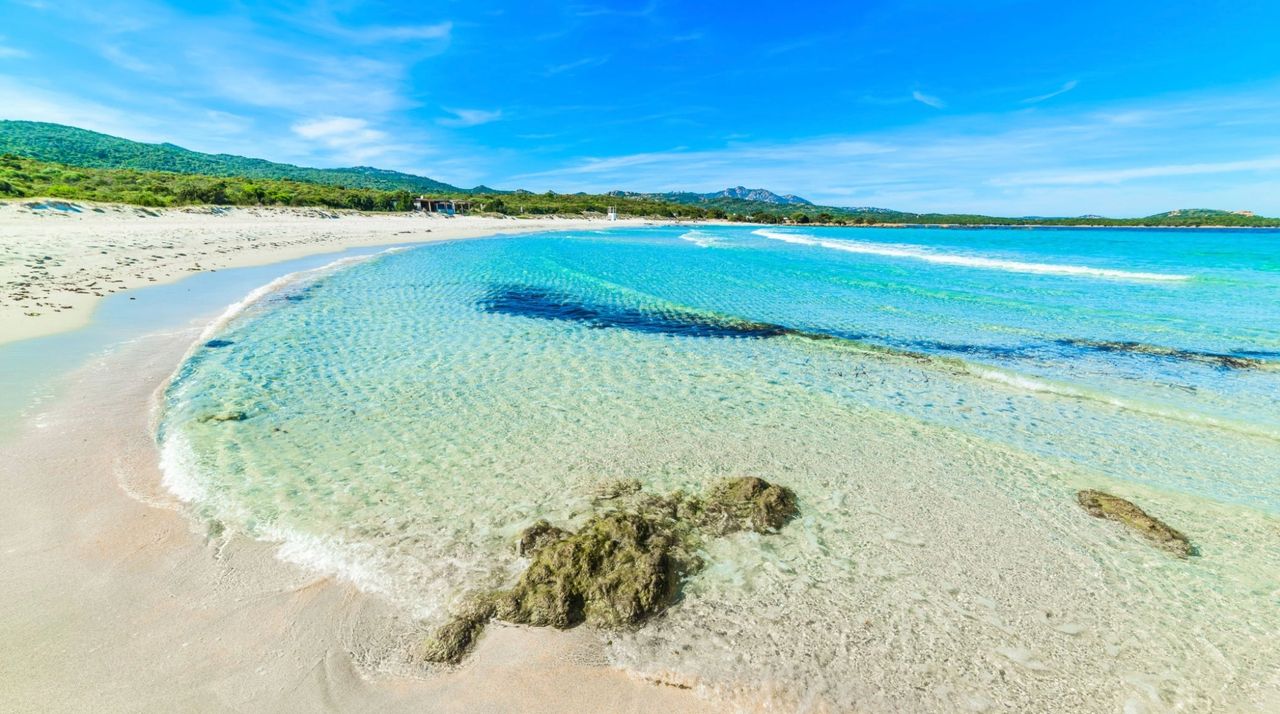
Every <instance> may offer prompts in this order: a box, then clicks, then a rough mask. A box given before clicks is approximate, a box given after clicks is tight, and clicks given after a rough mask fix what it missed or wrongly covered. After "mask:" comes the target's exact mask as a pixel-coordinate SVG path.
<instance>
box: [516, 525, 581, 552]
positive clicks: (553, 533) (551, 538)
mask: <svg viewBox="0 0 1280 714" xmlns="http://www.w3.org/2000/svg"><path fill="white" fill-rule="evenodd" d="M569 535H571V534H570V533H569V531H567V530H565V529H563V528H556V527H555V526H553V525H551V524H550V523H548V522H546V521H545V520H539V521H538V522H537V523H534V524H533V525H531V526H529V527H528V528H526V529H524V530H523V531H521V532H520V537H519V538H518V539H517V540H516V555H518V556H520V557H522V558H530V557H533V556H534V555H536V554H537V553H538V551H540V550H542V549H543V548H545V547H547V546H548V545H551V544H552V543H555V542H556V541H558V540H561V539H563V538H565V537H567V536H569Z"/></svg>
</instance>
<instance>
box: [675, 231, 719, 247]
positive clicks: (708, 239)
mask: <svg viewBox="0 0 1280 714" xmlns="http://www.w3.org/2000/svg"><path fill="white" fill-rule="evenodd" d="M680 240H687V241H689V242H690V243H693V244H694V245H696V246H699V247H701V248H710V247H711V246H713V245H715V244H716V238H715V236H713V235H711V234H710V233H704V232H702V231H689V232H688V233H685V234H684V235H681V236H680Z"/></svg>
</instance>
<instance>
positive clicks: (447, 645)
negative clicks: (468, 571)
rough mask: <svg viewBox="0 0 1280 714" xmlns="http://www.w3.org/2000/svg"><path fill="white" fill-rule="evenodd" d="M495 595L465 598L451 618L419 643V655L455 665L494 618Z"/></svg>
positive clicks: (429, 659)
mask: <svg viewBox="0 0 1280 714" xmlns="http://www.w3.org/2000/svg"><path fill="white" fill-rule="evenodd" d="M496 607H497V598H496V597H495V596H494V595H492V594H488V593H486V594H483V595H478V596H475V597H472V598H471V599H469V600H467V601H466V603H465V604H463V606H462V607H461V608H459V609H458V611H457V612H456V613H454V615H453V618H452V619H451V620H449V622H447V623H445V624H444V625H443V626H441V627H440V628H439V629H437V630H436V631H435V633H434V634H433V635H432V636H431V637H430V638H428V639H427V640H426V641H425V642H423V643H422V647H421V649H420V651H419V653H418V654H419V656H421V657H422V659H424V660H426V661H428V662H438V663H442V664H457V663H458V662H461V661H462V658H463V657H464V656H466V654H467V653H468V652H470V651H471V647H472V646H473V645H474V644H475V642H476V640H477V639H479V637H480V633H481V632H483V631H484V627H485V625H487V624H489V621H490V620H492V619H493V613H494V610H495V609H496Z"/></svg>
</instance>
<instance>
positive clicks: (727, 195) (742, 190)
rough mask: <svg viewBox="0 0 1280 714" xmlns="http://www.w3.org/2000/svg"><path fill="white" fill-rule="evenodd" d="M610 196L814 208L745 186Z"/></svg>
mask: <svg viewBox="0 0 1280 714" xmlns="http://www.w3.org/2000/svg"><path fill="white" fill-rule="evenodd" d="M608 195H610V196H617V197H619V198H648V199H655V200H659V201H671V202H673V203H684V204H689V205H696V204H703V203H706V204H712V205H715V204H716V203H717V202H719V203H724V202H726V201H727V202H729V203H734V202H738V201H749V202H751V203H767V204H769V205H772V206H812V205H813V204H812V203H810V202H809V201H808V200H806V199H803V198H801V197H799V196H796V195H794V194H790V193H788V194H786V195H778V194H776V193H774V192H773V191H770V190H768V189H764V188H746V187H745V186H735V187H733V188H726V189H725V190H723V191H714V192H712V193H694V192H692V191H669V192H667V193H638V192H636V191H610V192H609V194H608Z"/></svg>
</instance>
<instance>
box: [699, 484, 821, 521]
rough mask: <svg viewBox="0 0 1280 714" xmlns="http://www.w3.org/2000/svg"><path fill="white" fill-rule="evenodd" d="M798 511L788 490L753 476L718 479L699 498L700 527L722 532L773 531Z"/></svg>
mask: <svg viewBox="0 0 1280 714" xmlns="http://www.w3.org/2000/svg"><path fill="white" fill-rule="evenodd" d="M799 514H800V507H799V506H798V505H797V503H796V495H795V493H794V492H793V491H791V489H789V488H786V487H785V486H778V485H776V484H771V483H769V482H768V481H765V480H764V479H759V478H755V477H754V476H744V477H739V478H729V479H724V480H723V481H719V482H717V483H716V484H715V485H713V486H712V487H711V488H710V489H709V490H708V491H707V495H706V497H705V498H704V499H703V501H702V526H703V527H704V528H709V529H711V530H713V531H715V532H717V533H722V534H723V533H733V532H735V531H740V530H751V531H755V532H757V533H768V532H771V531H776V530H778V529H779V528H782V527H783V526H784V525H786V524H787V523H788V522H789V521H790V520H791V519H793V518H795V517H796V516H797V515H799Z"/></svg>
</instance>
